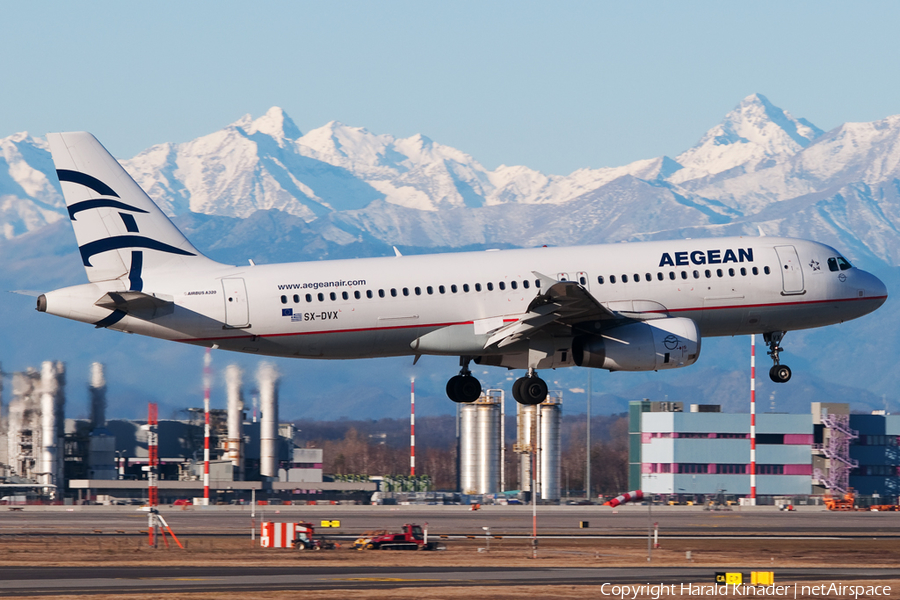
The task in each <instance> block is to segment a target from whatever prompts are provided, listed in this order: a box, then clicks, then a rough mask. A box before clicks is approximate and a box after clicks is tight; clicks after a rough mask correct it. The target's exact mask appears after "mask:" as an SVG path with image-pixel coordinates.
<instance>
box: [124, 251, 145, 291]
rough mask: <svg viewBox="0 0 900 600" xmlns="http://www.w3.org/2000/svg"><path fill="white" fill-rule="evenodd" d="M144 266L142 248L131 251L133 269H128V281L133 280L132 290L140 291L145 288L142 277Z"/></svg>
mask: <svg viewBox="0 0 900 600" xmlns="http://www.w3.org/2000/svg"><path fill="white" fill-rule="evenodd" d="M143 268H144V253H143V252H141V251H140V250H132V251H131V270H130V271H128V281H130V282H131V291H132V292H140V291H141V290H142V289H144V280H143V279H141V270H142V269H143Z"/></svg>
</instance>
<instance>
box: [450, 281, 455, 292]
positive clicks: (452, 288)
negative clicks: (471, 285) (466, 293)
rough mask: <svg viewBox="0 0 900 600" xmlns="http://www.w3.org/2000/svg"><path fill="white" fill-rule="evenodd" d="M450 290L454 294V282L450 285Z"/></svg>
mask: <svg viewBox="0 0 900 600" xmlns="http://www.w3.org/2000/svg"><path fill="white" fill-rule="evenodd" d="M450 291H451V292H452V293H454V294H455V293H456V284H455V283H454V284H453V285H451V286H450Z"/></svg>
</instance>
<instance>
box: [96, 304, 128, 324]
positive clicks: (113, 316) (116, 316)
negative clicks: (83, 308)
mask: <svg viewBox="0 0 900 600" xmlns="http://www.w3.org/2000/svg"><path fill="white" fill-rule="evenodd" d="M126 314H127V313H126V312H125V311H124V310H119V309H118V308H117V309H116V310H114V311H112V312H111V313H110V314H109V316H108V317H106V318H104V319H101V320H100V321H97V322H96V323H94V326H95V327H96V328H97V329H100V328H101V327H109V326H110V325H115V324H116V323H118V322H119V321H121V320H122V319H124V318H125V315H126Z"/></svg>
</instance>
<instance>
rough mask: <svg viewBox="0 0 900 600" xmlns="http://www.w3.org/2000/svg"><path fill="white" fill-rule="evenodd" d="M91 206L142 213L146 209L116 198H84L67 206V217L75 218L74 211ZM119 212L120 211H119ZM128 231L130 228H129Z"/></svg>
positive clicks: (78, 211) (77, 211)
mask: <svg viewBox="0 0 900 600" xmlns="http://www.w3.org/2000/svg"><path fill="white" fill-rule="evenodd" d="M92 208H118V209H121V210H130V211H131V212H136V213H144V214H146V213H147V211H146V210H144V209H143V208H138V207H136V206H129V205H128V204H125V203H124V202H119V201H118V200H109V199H106V198H99V199H97V200H84V201H83V202H76V203H75V204H73V205H72V206H70V207H69V218H70V219H72V220H73V221H74V220H75V213H80V212H81V211H83V210H90V209H92ZM119 214H121V213H119ZM129 231H130V230H129Z"/></svg>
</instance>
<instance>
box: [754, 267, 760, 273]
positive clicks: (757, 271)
mask: <svg viewBox="0 0 900 600" xmlns="http://www.w3.org/2000/svg"><path fill="white" fill-rule="evenodd" d="M753 274H754V275H759V269H757V268H756V267H753Z"/></svg>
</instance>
